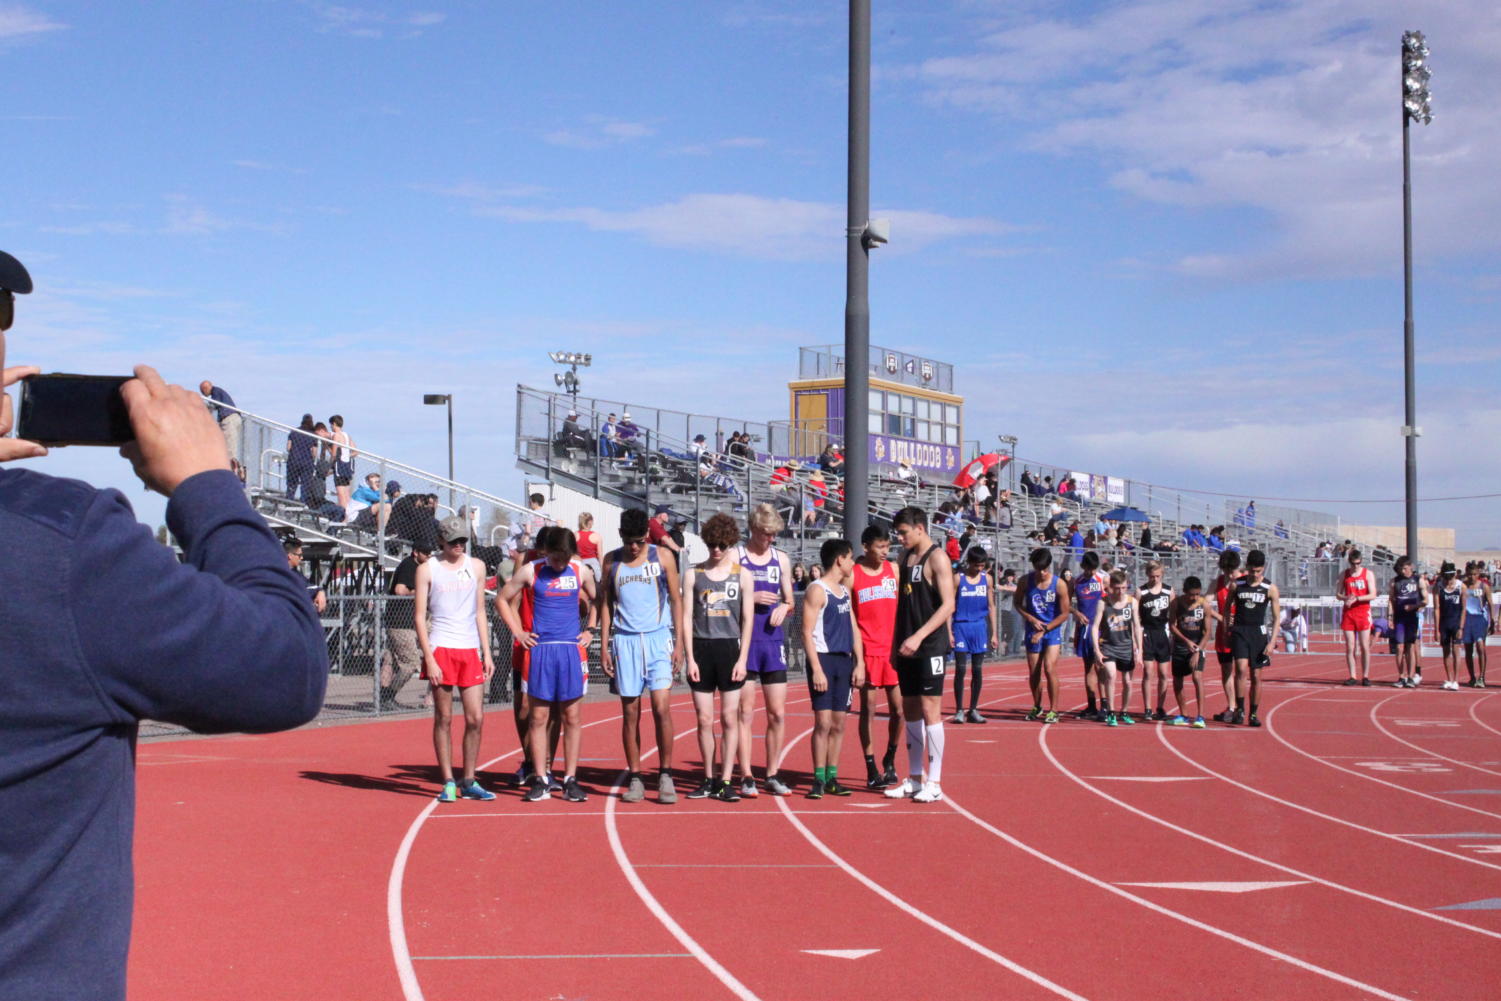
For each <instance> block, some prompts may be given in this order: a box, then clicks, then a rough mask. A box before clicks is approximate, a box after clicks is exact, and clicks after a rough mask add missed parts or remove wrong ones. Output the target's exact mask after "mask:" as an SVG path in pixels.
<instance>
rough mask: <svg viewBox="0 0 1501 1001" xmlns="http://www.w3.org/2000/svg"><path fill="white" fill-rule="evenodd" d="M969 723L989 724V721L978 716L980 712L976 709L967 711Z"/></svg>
mask: <svg viewBox="0 0 1501 1001" xmlns="http://www.w3.org/2000/svg"><path fill="white" fill-rule="evenodd" d="M969 721H970V722H971V723H989V722H990V720H988V719H986V718H985V717H984V716H981V715H980V710H978V709H971V710H970V711H969Z"/></svg>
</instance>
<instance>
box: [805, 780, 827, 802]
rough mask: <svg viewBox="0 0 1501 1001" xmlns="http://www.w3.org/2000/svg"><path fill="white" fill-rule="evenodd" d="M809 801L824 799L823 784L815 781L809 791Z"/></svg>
mask: <svg viewBox="0 0 1501 1001" xmlns="http://www.w3.org/2000/svg"><path fill="white" fill-rule="evenodd" d="M808 798H809V799H823V783H821V782H817V781H815V782H814V783H813V786H812V787H811V788H810V789H809V790H808Z"/></svg>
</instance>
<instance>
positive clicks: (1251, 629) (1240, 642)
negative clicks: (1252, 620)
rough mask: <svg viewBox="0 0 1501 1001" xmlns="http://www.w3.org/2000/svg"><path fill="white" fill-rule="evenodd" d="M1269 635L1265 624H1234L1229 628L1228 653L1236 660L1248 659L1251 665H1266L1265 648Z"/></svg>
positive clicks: (1269, 638)
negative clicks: (1234, 625) (1232, 627)
mask: <svg viewBox="0 0 1501 1001" xmlns="http://www.w3.org/2000/svg"><path fill="white" fill-rule="evenodd" d="M1270 640H1271V637H1270V636H1268V635H1267V631H1266V627H1265V626H1236V627H1235V628H1234V629H1232V630H1230V653H1231V656H1232V657H1234V658H1235V659H1236V660H1248V661H1250V662H1251V666H1252V667H1266V666H1267V664H1269V663H1271V661H1269V660H1268V659H1267V655H1266V648H1267V644H1268V643H1269V642H1270Z"/></svg>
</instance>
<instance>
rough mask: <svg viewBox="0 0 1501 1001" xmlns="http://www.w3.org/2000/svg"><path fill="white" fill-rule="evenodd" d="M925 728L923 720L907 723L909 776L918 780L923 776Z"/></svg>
mask: <svg viewBox="0 0 1501 1001" xmlns="http://www.w3.org/2000/svg"><path fill="white" fill-rule="evenodd" d="M922 751H923V727H922V721H921V720H915V721H909V722H908V723H907V775H908V776H909V777H910V778H914V779H915V778H917V777H918V776H919V775H921V774H922Z"/></svg>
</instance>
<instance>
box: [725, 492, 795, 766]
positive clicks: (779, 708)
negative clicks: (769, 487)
mask: <svg viewBox="0 0 1501 1001" xmlns="http://www.w3.org/2000/svg"><path fill="white" fill-rule="evenodd" d="M749 527H750V540H749V542H748V543H747V544H746V545H743V546H741V547H740V552H739V562H740V564H741V565H742V566H744V567H746V568H747V569H749V570H750V574H751V578H752V579H753V580H754V581H755V605H756V624H755V628H754V629H753V630H752V632H751V641H750V653H749V656H748V657H747V658H746V662H745V670H746V677H747V678H748V679H749V680H751V681H755V682H756V683H758V684H759V685H760V686H761V698H762V700H763V701H764V702H765V703H766V791H767V792H769V793H771V794H772V795H773V796H786V795H788V794H789V793H791V792H792V790H791V789H789V788H788V787H787V785H786V783H784V782H783V781H782V780H781V779H780V778H779V777H778V776H777V766H778V765H779V764H780V763H781V758H782V733H783V728H784V727H785V724H786V718H787V654H786V651H785V650H784V648H783V643H784V636H783V630H782V624H783V623H784V622H786V621H787V616H788V615H790V614H791V613H792V608H793V605H792V565H791V563H790V562H789V561H788V559H787V554H786V553H784V552H782V551H781V550H780V549H778V548H777V547H776V546H774V545H772V543H773V542H775V541H776V537H777V535H778V534H779V533H780V532H781V531H782V529H783V528H786V527H787V523H786V522H785V521H783V520H782V516H781V515H779V514H777V511H776V508H774V507H772V506H771V505H770V504H766V503H761V504H757V505H756V506H755V508H754V509H753V510H752V511H751V514H750V518H749ZM755 715H756V694H755V689H747V690H746V691H745V693H744V694H743V695H742V696H741V698H740V733H741V734H742V737H743V739H742V740H741V741H740V747H739V752H738V753H739V755H740V775H741V782H740V794H741V795H742V796H755V795H756V778H755V774H754V772H753V771H752V764H753V762H752V760H751V757H752V752H753V750H754V745H755V739H754V736H753V735H754V733H755V725H754V724H755Z"/></svg>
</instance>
